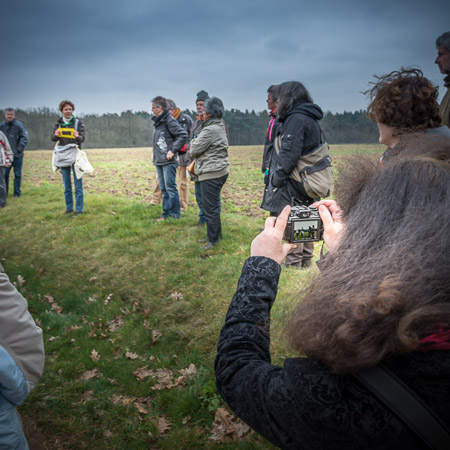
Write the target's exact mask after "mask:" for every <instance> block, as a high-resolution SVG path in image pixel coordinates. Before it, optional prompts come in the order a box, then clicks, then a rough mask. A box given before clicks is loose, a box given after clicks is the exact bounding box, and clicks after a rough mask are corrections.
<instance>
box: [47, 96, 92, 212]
mask: <svg viewBox="0 0 450 450" xmlns="http://www.w3.org/2000/svg"><path fill="white" fill-rule="evenodd" d="M59 110H60V111H61V113H62V117H60V118H59V119H58V121H57V122H56V123H55V125H54V126H53V133H52V136H51V139H52V141H53V142H56V143H57V145H56V146H55V149H54V161H55V165H56V166H57V167H58V168H59V169H60V170H61V174H62V179H63V184H64V199H65V202H66V211H65V212H64V214H71V215H72V217H77V216H78V215H80V214H82V213H83V211H84V194H83V180H82V178H77V176H76V174H75V168H74V165H75V161H76V157H77V148H81V144H82V143H83V142H84V140H85V138H86V130H85V128H84V124H83V122H82V121H81V120H79V119H77V118H76V117H75V116H74V115H73V112H74V110H75V105H74V104H73V103H72V102H71V101H70V100H63V101H62V102H61V103H60V104H59ZM70 172H72V173H73V182H74V185H75V212H74V211H73V194H72V181H71V178H70Z"/></svg>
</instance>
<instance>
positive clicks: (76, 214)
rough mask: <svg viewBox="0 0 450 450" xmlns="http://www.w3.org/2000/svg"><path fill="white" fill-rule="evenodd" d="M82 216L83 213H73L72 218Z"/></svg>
mask: <svg viewBox="0 0 450 450" xmlns="http://www.w3.org/2000/svg"><path fill="white" fill-rule="evenodd" d="M80 214H83V211H75V212H74V213H73V216H72V218H74V217H77V216H79V215H80Z"/></svg>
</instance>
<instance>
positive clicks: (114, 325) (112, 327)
mask: <svg viewBox="0 0 450 450" xmlns="http://www.w3.org/2000/svg"><path fill="white" fill-rule="evenodd" d="M122 325H123V319H122V317H120V316H118V317H115V318H114V319H113V320H110V321H109V322H108V330H109V331H110V332H111V333H113V332H114V331H116V330H118V329H119V328H120V327H121V326H122Z"/></svg>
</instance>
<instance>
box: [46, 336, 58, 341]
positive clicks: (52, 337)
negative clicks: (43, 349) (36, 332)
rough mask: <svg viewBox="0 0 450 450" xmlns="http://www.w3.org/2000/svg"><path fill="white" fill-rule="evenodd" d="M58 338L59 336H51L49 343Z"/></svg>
mask: <svg viewBox="0 0 450 450" xmlns="http://www.w3.org/2000/svg"><path fill="white" fill-rule="evenodd" d="M58 338H59V336H50V337H49V338H48V342H53V341H54V340H55V339H58Z"/></svg>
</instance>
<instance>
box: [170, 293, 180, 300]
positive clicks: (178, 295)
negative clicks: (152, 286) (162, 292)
mask: <svg viewBox="0 0 450 450" xmlns="http://www.w3.org/2000/svg"><path fill="white" fill-rule="evenodd" d="M170 298H173V299H175V300H181V299H182V298H183V294H182V293H181V292H174V293H173V294H170Z"/></svg>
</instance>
